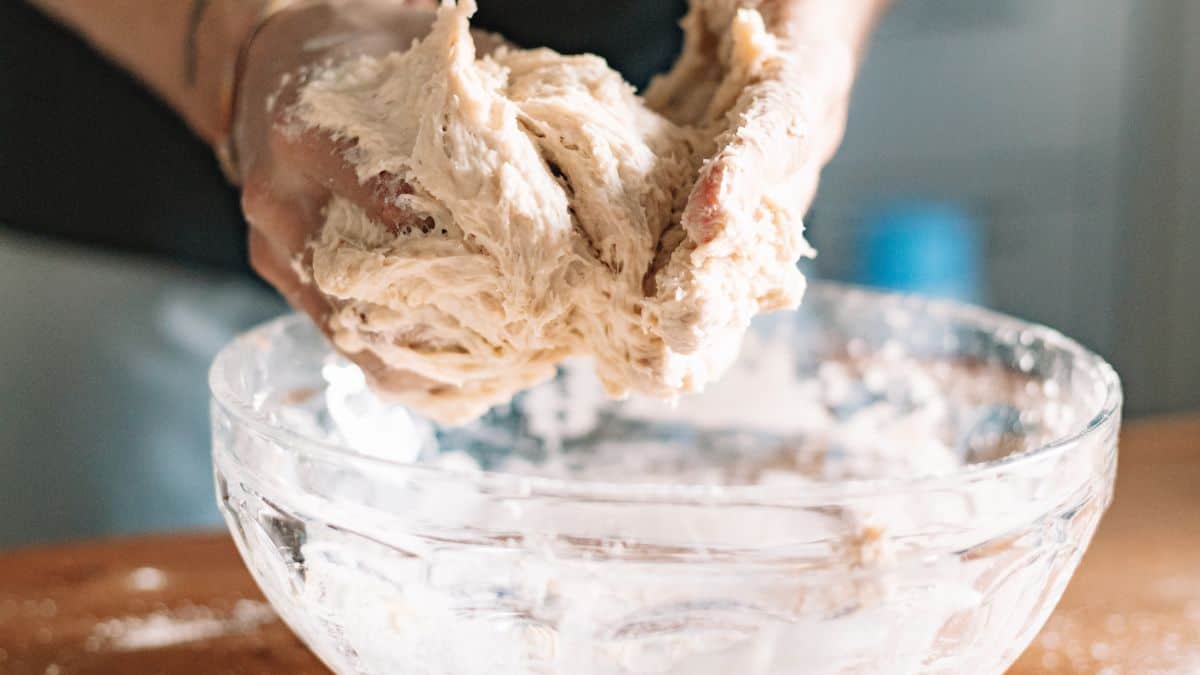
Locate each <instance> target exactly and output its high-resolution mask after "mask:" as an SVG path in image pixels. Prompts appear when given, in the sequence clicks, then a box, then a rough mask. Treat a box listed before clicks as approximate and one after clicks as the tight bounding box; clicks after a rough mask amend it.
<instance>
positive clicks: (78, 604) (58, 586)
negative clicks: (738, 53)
mask: <svg viewBox="0 0 1200 675" xmlns="http://www.w3.org/2000/svg"><path fill="white" fill-rule="evenodd" d="M1118 476H1119V477H1118V480H1117V491H1116V500H1115V502H1114V504H1113V507H1112V509H1111V510H1110V511H1109V513H1108V514H1107V515H1106V516H1105V519H1104V522H1103V524H1102V525H1101V527H1100V531H1099V533H1098V534H1097V536H1096V539H1095V541H1094V542H1093V544H1092V547H1091V549H1090V550H1089V552H1088V553H1087V556H1086V557H1085V558H1084V560H1083V564H1082V566H1081V567H1080V569H1079V572H1078V574H1077V575H1076V576H1075V578H1074V580H1073V581H1072V582H1071V585H1070V587H1069V588H1068V589H1067V593H1066V596H1065V597H1064V598H1063V601H1062V603H1061V605H1060V606H1059V608H1058V610H1057V611H1056V612H1055V614H1054V616H1053V617H1051V619H1050V622H1049V623H1048V624H1047V625H1046V628H1045V629H1044V630H1043V631H1042V633H1041V635H1039V636H1038V638H1037V639H1036V640H1035V641H1034V644H1033V646H1032V647H1030V649H1029V651H1028V652H1026V653H1025V655H1024V656H1023V657H1022V658H1021V659H1020V661H1019V662H1018V663H1017V664H1016V665H1015V666H1014V667H1013V669H1012V670H1011V671H1010V673H1009V675H1032V674H1034V673H1038V674H1051V675H1057V674H1066V673H1088V674H1094V673H1101V672H1104V673H1109V672H1111V673H1114V674H1115V673H1150V672H1163V673H1200V416H1188V417H1171V418H1158V419H1152V420H1147V421H1143V422H1137V423H1132V424H1128V425H1127V428H1126V431H1125V432H1124V434H1123V435H1122V439H1121V459H1120V470H1119V473H1118ZM0 673H11V674H12V675H24V674H29V675H99V674H104V675H107V674H110V673H164V674H169V675H187V674H189V673H204V674H211V673H242V674H262V675H275V674H288V675H308V674H310V673H311V674H315V673H327V671H326V670H325V669H324V668H323V667H322V666H321V664H320V663H319V662H318V661H317V660H316V659H315V658H314V657H313V656H311V655H310V654H309V653H308V651H307V650H305V649H304V647H303V646H302V645H301V644H300V643H299V642H298V641H297V640H296V638H295V637H293V636H292V634H291V633H290V632H289V631H288V630H287V628H285V627H284V626H283V624H282V623H280V622H279V621H278V619H276V618H275V615H274V613H272V612H271V611H270V608H269V607H268V606H267V605H266V604H265V603H264V602H263V600H262V596H261V595H260V594H259V593H258V591H257V590H256V589H255V587H254V583H253V582H252V581H251V579H250V576H249V575H248V574H247V573H246V571H245V570H244V569H243V567H242V563H241V561H240V559H239V558H238V556H237V553H236V551H235V550H234V547H233V544H232V542H231V541H230V540H229V538H228V537H227V536H225V535H223V534H188V535H172V536H158V537H142V538H137V539H124V540H116V541H102V542H94V543H82V544H72V545H66V546H53V547H42V548H31V549H26V550H20V551H14V552H8V553H5V554H2V555H0Z"/></svg>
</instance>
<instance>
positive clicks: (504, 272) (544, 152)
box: [292, 0, 811, 423]
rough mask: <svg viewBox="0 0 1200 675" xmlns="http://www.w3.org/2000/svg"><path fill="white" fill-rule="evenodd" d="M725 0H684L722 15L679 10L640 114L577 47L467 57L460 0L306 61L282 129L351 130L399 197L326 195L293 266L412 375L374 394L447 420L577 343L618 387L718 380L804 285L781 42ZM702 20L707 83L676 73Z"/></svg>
mask: <svg viewBox="0 0 1200 675" xmlns="http://www.w3.org/2000/svg"><path fill="white" fill-rule="evenodd" d="M710 4H711V5H714V6H713V7H708V5H710ZM725 4H728V3H720V2H709V1H708V0H698V2H697V3H696V8H695V9H694V12H701V13H705V16H706V17H708V19H709V23H712V22H713V21H716V22H717V24H719V25H715V26H711V27H709V26H706V25H702V23H701V22H697V21H694V20H693V21H691V22H690V23H689V24H688V25H689V26H691V27H690V28H689V29H688V30H689V31H692V32H693V36H692V37H693V38H694V39H692V40H690V42H689V45H690V46H689V47H687V48H685V53H684V55H683V57H681V59H680V65H679V66H677V68H676V69H675V70H674V71H673V72H672V73H671V74H669V75H668V76H666V77H664V78H661V79H660V81H659V82H658V83H656V84H655V85H654V86H652V87H651V89H650V91H649V93H648V97H647V100H653V101H657V102H658V106H659V107H658V108H657V109H652V108H651V106H649V105H647V103H646V102H645V101H643V100H642V99H640V98H639V97H638V96H637V95H636V94H635V93H634V91H633V89H632V87H630V86H629V85H628V84H627V83H625V82H624V81H623V80H622V79H621V78H620V76H619V75H618V74H617V73H616V72H615V71H613V70H611V69H610V68H608V66H607V65H606V64H605V62H604V61H603V60H602V59H600V58H598V57H595V56H590V55H582V56H563V55H561V54H557V53H555V52H553V51H550V50H547V49H532V50H517V49H508V48H501V49H499V50H497V51H495V52H493V53H491V54H486V55H482V56H481V55H478V54H476V52H475V45H474V43H473V41H472V39H471V35H470V32H469V30H468V17H469V16H470V15H471V14H472V13H473V12H474V10H475V5H474V2H473V1H472V0H464V1H462V2H460V3H458V4H457V5H448V4H445V5H443V6H442V7H441V8H440V10H439V11H438V16H437V20H436V22H435V24H434V27H433V30H432V32H431V33H430V34H429V35H428V36H427V37H426V38H424V39H422V40H419V41H417V42H415V43H414V44H413V46H412V48H411V49H409V50H408V51H406V52H402V53H393V54H390V55H387V56H384V57H382V58H376V57H370V56H363V57H360V58H357V59H353V60H350V61H347V62H345V63H340V64H335V65H333V66H331V67H329V68H326V69H324V70H322V71H320V72H318V73H316V74H314V75H313V76H312V77H311V78H310V80H309V82H308V84H307V85H306V86H305V87H304V88H303V89H302V91H301V95H300V100H299V103H298V104H297V105H296V106H295V109H294V110H293V111H292V115H293V117H294V119H295V121H296V124H297V125H302V126H308V127H317V128H320V129H322V130H325V131H326V132H328V133H330V134H332V135H333V136H334V137H335V138H337V139H340V140H342V141H345V142H347V143H348V144H349V145H350V146H351V149H350V150H349V151H348V153H347V155H346V157H347V159H348V160H349V161H350V162H351V163H352V164H353V165H354V166H355V168H356V170H357V172H358V175H359V178H360V179H361V180H363V181H367V180H380V179H382V180H384V182H386V183H389V184H390V185H392V186H393V187H394V188H395V190H396V195H395V196H394V197H392V198H390V199H391V201H390V203H389V204H388V206H390V207H393V212H394V213H399V214H401V215H400V216H397V217H396V218H395V221H394V222H386V223H385V222H376V221H374V220H372V219H371V218H370V217H368V215H367V213H366V212H365V211H364V210H363V209H362V208H360V207H359V206H358V205H356V204H354V203H351V202H349V201H347V200H344V199H340V198H335V199H334V200H333V201H332V203H330V204H329V206H328V209H327V213H326V221H325V224H324V227H323V228H322V230H321V232H320V234H319V236H318V237H317V238H316V239H315V240H314V241H313V242H312V247H311V248H312V256H311V278H312V279H313V280H314V282H315V284H316V286H317V288H318V289H320V290H321V291H322V292H323V293H324V294H325V295H326V296H327V297H328V298H329V299H330V301H331V303H332V304H333V305H334V307H335V311H334V312H333V314H332V316H331V317H330V319H329V329H330V332H331V333H332V336H333V340H334V342H335V344H336V345H337V346H338V347H339V349H341V350H342V351H343V352H346V353H351V354H354V353H362V352H366V353H369V354H371V355H372V356H373V357H376V358H377V359H378V360H380V361H382V363H383V364H385V365H386V366H387V367H388V368H389V369H391V370H393V371H405V372H408V373H412V374H415V375H417V376H419V378H420V381H421V382H422V383H423V384H422V385H421V386H417V387H413V386H412V384H411V381H410V382H409V383H408V384H407V385H406V386H405V387H403V388H399V389H398V390H396V389H393V390H392V391H390V392H389V393H392V394H394V395H395V396H397V397H399V398H400V399H401V400H402V401H403V402H405V403H406V404H408V405H409V406H411V407H413V408H415V409H417V410H419V411H421V412H422V413H424V414H426V415H428V416H430V417H433V418H435V419H438V420H439V421H442V422H451V423H455V422H462V421H465V420H467V419H470V418H472V417H475V416H478V415H480V414H482V413H483V412H484V411H485V410H487V409H488V408H489V407H490V406H492V405H495V404H497V403H500V402H503V401H506V400H508V399H509V398H511V396H512V395H513V394H514V393H516V392H518V391H521V390H523V389H527V388H529V387H531V386H532V385H534V384H537V383H538V382H542V381H545V380H547V379H549V378H550V377H551V376H552V375H553V374H554V372H555V366H556V365H557V364H558V363H560V362H562V361H563V360H565V359H567V358H570V357H576V356H589V357H591V358H592V359H593V363H594V366H595V369H596V373H597V375H598V377H599V379H600V382H601V383H602V384H603V387H604V390H605V393H606V394H607V395H608V396H612V397H623V396H626V395H628V394H630V393H633V392H636V393H642V394H648V395H651V396H653V397H658V398H668V399H669V398H672V397H674V396H676V395H678V394H680V393H685V392H692V391H698V390H700V389H702V388H703V387H704V385H705V384H707V383H709V382H711V381H713V380H715V379H716V378H717V377H719V376H720V374H721V373H723V372H724V371H725V370H726V368H727V367H728V366H729V364H730V363H731V361H732V360H733V358H734V357H735V356H736V354H737V353H738V348H739V345H740V342H741V338H742V334H743V333H744V331H745V329H746V328H747V327H748V325H749V322H750V319H751V318H752V317H753V316H754V315H756V314H758V313H760V312H764V311H769V310H774V309H780V308H792V307H795V306H796V305H797V304H798V303H799V301H800V297H801V295H802V294H803V291H804V279H803V277H802V276H801V274H800V272H799V271H798V270H797V268H796V266H795V262H796V260H797V259H798V258H799V257H801V256H803V255H809V254H810V253H811V250H810V249H809V247H808V245H807V243H806V242H805V241H804V238H803V237H802V234H801V233H802V226H801V215H802V206H803V205H801V204H798V203H795V200H794V198H793V197H792V194H793V193H794V192H795V191H794V190H793V189H792V188H791V184H790V182H789V179H790V178H791V177H792V176H793V174H794V173H795V171H796V170H797V168H798V166H799V161H800V159H799V158H800V157H801V156H802V154H801V153H800V152H799V149H800V148H799V146H797V145H796V144H797V143H801V142H802V141H803V139H804V133H803V130H804V124H803V115H802V113H803V108H802V106H801V105H800V104H799V103H798V102H797V101H798V98H799V92H796V91H794V90H793V89H794V88H790V87H786V86H783V85H782V84H780V83H781V82H783V81H784V74H785V73H786V71H787V69H788V68H789V67H790V63H789V61H788V58H789V57H788V56H787V52H786V51H785V50H783V49H781V48H780V46H779V44H778V43H777V41H776V39H775V38H774V37H773V36H772V35H771V34H769V33H768V32H767V30H766V28H765V27H764V24H763V20H762V17H761V16H760V15H759V14H758V13H757V12H756V11H754V10H752V9H748V10H741V11H738V12H736V13H735V12H733V11H732V10H729V8H724V5H725ZM717 6H720V7H717ZM720 8H723V9H722V10H721V11H717V9H720ZM702 10H703V11H702ZM725 10H729V11H725ZM722 17H723V18H722ZM707 30H711V31H712V32H713V40H717V41H720V42H721V43H722V44H724V45H725V46H724V47H723V48H722V50H721V52H720V55H719V56H716V55H710V56H709V57H708V58H709V60H710V61H711V62H712V63H711V65H712V67H711V68H709V69H707V71H706V72H705V73H704V74H703V76H704V77H705V78H709V79H710V80H711V81H703V82H702V81H700V77H701V75H699V74H692V75H689V74H688V72H690V70H691V67H692V66H691V64H693V62H694V60H695V59H696V58H698V56H697V54H695V53H694V52H695V51H696V50H697V49H699V47H698V46H696V44H693V43H695V42H696V41H697V40H699V39H700V38H701V37H703V36H702V35H700V34H698V33H697V32H703V31H707ZM685 71H687V72H685ZM689 83H690V84H693V85H695V86H696V87H708V88H710V89H712V94H713V95H712V100H711V102H710V103H709V105H708V106H707V107H706V108H704V109H699V108H696V109H693V106H690V105H685V104H684V103H682V102H680V101H679V99H678V96H677V95H675V94H677V93H678V92H679V91H681V90H683V89H687V88H688V85H689ZM673 92H674V93H673ZM763 152H767V154H768V155H769V156H768V157H764V156H763V154H762V153H763ZM775 153H779V155H780V156H779V157H775V156H774V154H775ZM305 272H306V274H308V272H309V271H308V270H305ZM376 384H377V385H380V386H381V387H382V388H385V389H386V388H387V387H386V385H385V383H382V382H376Z"/></svg>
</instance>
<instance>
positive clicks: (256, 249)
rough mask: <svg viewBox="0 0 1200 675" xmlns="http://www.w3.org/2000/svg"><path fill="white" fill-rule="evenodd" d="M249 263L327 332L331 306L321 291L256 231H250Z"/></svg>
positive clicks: (290, 259)
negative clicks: (308, 281)
mask: <svg viewBox="0 0 1200 675" xmlns="http://www.w3.org/2000/svg"><path fill="white" fill-rule="evenodd" d="M250 264H251V265H252V266H253V267H254V271H256V272H258V274H259V275H260V276H262V278H263V279H265V280H266V281H267V283H269V284H271V285H272V286H274V287H275V289H276V290H278V291H279V293H280V294H281V295H283V297H284V299H285V300H287V301H288V304H290V305H291V306H292V307H294V308H296V309H297V310H299V311H301V312H304V313H305V314H307V315H308V316H309V317H311V318H312V320H313V322H314V323H316V324H317V326H318V327H320V328H321V330H322V331H324V332H325V333H326V334H328V333H329V330H328V318H329V313H330V312H331V311H332V307H331V305H330V304H329V302H328V301H327V300H326V299H325V296H323V295H322V294H321V293H320V291H318V290H317V289H316V287H314V286H313V285H312V284H311V283H306V282H305V280H304V279H302V278H301V277H300V274H299V273H298V272H297V270H296V268H295V266H294V265H293V259H292V257H291V256H290V255H287V254H286V252H284V251H282V250H280V249H279V248H277V247H276V246H274V244H273V243H272V242H271V241H270V240H269V239H267V238H266V236H265V235H263V233H261V232H259V231H257V230H251V231H250Z"/></svg>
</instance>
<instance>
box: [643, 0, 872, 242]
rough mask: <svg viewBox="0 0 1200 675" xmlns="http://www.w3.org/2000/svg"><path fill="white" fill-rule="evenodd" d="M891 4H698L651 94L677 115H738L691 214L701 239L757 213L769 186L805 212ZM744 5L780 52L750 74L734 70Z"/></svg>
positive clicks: (655, 103) (704, 173)
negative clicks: (680, 49)
mask: <svg viewBox="0 0 1200 675" xmlns="http://www.w3.org/2000/svg"><path fill="white" fill-rule="evenodd" d="M886 5H887V2H886V0H737V1H736V2H727V1H723V0H693V7H694V8H695V9H694V10H693V12H692V13H691V14H689V16H688V17H687V18H686V19H685V22H687V23H690V24H691V25H689V26H688V35H689V39H688V42H687V44H685V45H684V53H683V54H682V56H681V57H680V59H679V61H678V62H677V63H676V65H675V66H674V67H673V68H672V70H671V71H670V72H669V73H667V74H666V75H665V76H663V77H662V78H660V79H659V80H658V81H656V82H654V83H653V84H652V85H651V87H650V90H649V91H648V92H647V100H648V102H649V103H650V105H651V106H652V107H654V108H656V109H658V110H659V111H660V112H663V113H664V114H666V115H667V116H668V117H672V118H673V119H675V120H677V121H681V122H688V123H695V122H697V121H700V120H704V119H709V120H712V119H719V118H722V117H725V116H731V117H732V118H733V127H734V128H733V129H732V130H731V133H726V134H723V135H722V137H721V138H719V139H718V145H717V147H716V148H715V150H714V151H713V154H712V155H711V158H710V161H709V162H707V163H706V164H705V166H704V168H703V169H702V170H701V174H700V176H699V177H698V180H697V182H696V185H695V187H694V188H693V190H692V193H691V198H690V199H689V201H688V207H687V210H686V211H685V213H684V215H683V221H684V225H685V227H687V228H688V229H689V231H691V232H692V234H693V236H697V235H699V236H700V237H701V238H704V236H705V234H706V233H711V231H712V230H713V229H714V228H716V227H718V224H719V223H720V222H722V221H724V220H726V219H728V218H729V217H731V215H732V214H733V213H734V212H735V211H738V210H740V211H742V212H747V211H749V212H753V208H754V206H756V205H757V204H758V202H759V200H760V199H761V198H762V196H763V193H764V191H765V190H767V189H770V187H771V186H778V185H781V184H783V185H786V186H787V187H786V190H784V192H786V193H787V197H788V198H789V204H788V206H789V207H790V210H792V211H793V212H794V213H795V214H796V216H797V218H798V217H799V216H800V215H803V214H804V212H805V211H807V209H808V207H809V205H810V204H811V202H812V199H813V196H814V195H815V193H816V190H817V184H818V181H819V178H820V172H821V169H822V168H823V167H824V166H825V164H826V163H827V162H828V161H829V160H830V159H831V158H832V157H833V155H834V153H836V151H837V148H838V146H839V145H840V144H841V140H842V135H843V133H844V131H845V125H846V115H847V109H848V106H849V101H850V90H851V86H852V84H853V81H854V76H855V71H856V69H857V64H858V60H859V55H860V52H861V51H862V48H863V44H864V42H865V41H866V38H867V36H868V34H869V31H870V28H871V26H872V24H873V22H874V20H875V19H876V18H877V16H878V15H879V14H880V13H881V11H882V9H883V8H884V7H885V6H886ZM740 8H753V9H756V10H758V12H759V13H760V14H761V16H762V17H763V20H764V24H765V28H766V30H767V31H768V32H769V33H770V34H771V35H772V36H774V37H775V38H776V39H777V40H778V44H779V47H780V48H781V52H782V53H781V56H782V58H771V57H768V58H767V59H766V60H765V61H764V62H762V63H760V64H758V71H757V72H754V73H743V74H742V75H743V77H738V75H739V73H737V72H733V73H732V75H731V73H730V71H731V69H734V68H735V66H732V65H731V63H730V61H731V60H732V50H733V45H734V44H735V43H737V42H738V40H736V39H735V36H734V35H732V34H731V33H732V32H735V31H736V30H737V28H738V22H735V21H734V14H735V12H736V11H737V10H738V9H740ZM731 26H733V29H732V30H731V28H730V27H731ZM743 42H744V40H743ZM722 78H723V79H724V82H722Z"/></svg>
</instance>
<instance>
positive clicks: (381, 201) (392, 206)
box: [271, 122, 429, 231]
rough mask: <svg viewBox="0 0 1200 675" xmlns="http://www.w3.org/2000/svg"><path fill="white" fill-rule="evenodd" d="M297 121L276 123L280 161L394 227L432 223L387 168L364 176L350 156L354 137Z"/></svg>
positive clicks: (276, 150) (273, 141) (274, 137)
mask: <svg viewBox="0 0 1200 675" xmlns="http://www.w3.org/2000/svg"><path fill="white" fill-rule="evenodd" d="M295 126H296V125H295V123H294V122H293V123H291V124H289V125H276V127H275V128H274V129H273V130H272V136H271V145H272V150H273V152H274V154H275V155H276V157H277V158H278V161H279V162H281V163H283V164H285V165H286V166H287V167H288V168H289V169H291V170H293V171H298V172H301V173H303V174H304V176H306V177H307V178H308V180H310V181H312V182H313V183H315V184H318V185H320V186H322V187H323V188H325V189H326V190H328V191H329V192H330V193H332V194H336V195H338V196H340V197H343V198H345V199H348V200H350V201H352V202H354V203H355V204H357V205H358V206H359V207H361V208H362V209H363V210H365V211H366V212H367V214H368V215H369V216H370V217H371V219H372V220H375V221H376V222H379V223H382V224H383V225H385V226H387V227H388V228H389V229H391V230H393V231H399V230H401V229H403V228H406V227H408V228H411V227H421V226H422V225H428V224H429V223H428V222H426V221H427V219H428V216H427V215H425V214H421V213H417V212H415V211H413V210H412V209H411V208H409V207H408V206H407V205H405V204H404V202H403V201H402V200H401V197H403V195H406V194H411V193H412V187H411V186H410V185H408V184H407V183H405V182H404V181H402V180H400V179H399V178H397V177H395V176H393V175H391V174H389V173H387V172H383V173H380V174H377V175H375V176H370V177H367V178H365V179H362V178H360V177H359V175H358V171H357V169H356V168H355V167H354V165H353V164H351V163H350V161H349V160H347V159H346V155H347V152H349V151H350V150H352V149H353V148H354V145H355V144H354V141H351V140H345V139H334V138H332V137H331V136H330V135H329V134H328V133H327V132H325V131H324V130H322V129H318V128H315V127H306V128H303V129H296V128H295Z"/></svg>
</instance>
